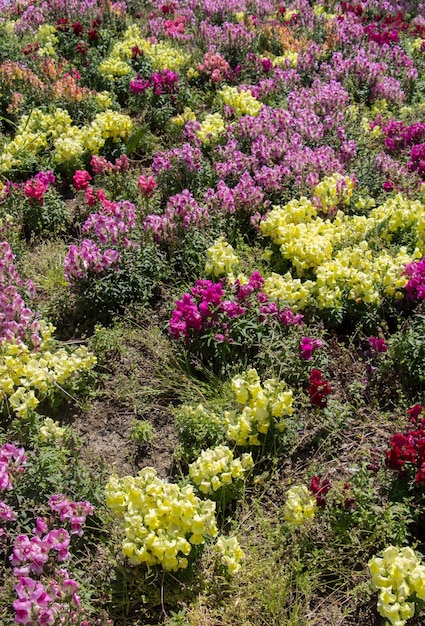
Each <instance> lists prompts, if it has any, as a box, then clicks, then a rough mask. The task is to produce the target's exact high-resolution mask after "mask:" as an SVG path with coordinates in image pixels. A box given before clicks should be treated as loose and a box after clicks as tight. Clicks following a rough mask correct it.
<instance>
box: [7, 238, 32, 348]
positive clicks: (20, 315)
mask: <svg viewBox="0 0 425 626" xmlns="http://www.w3.org/2000/svg"><path fill="white" fill-rule="evenodd" d="M13 261H14V255H13V253H12V250H11V249H10V246H9V244H8V243H7V241H2V242H0V341H2V340H6V341H13V340H18V341H19V340H21V341H24V340H28V339H29V340H30V341H31V342H32V344H33V346H34V347H37V346H39V345H40V341H41V338H40V334H39V330H40V327H39V324H38V321H37V319H36V315H35V314H34V313H33V312H32V311H31V309H29V308H28V307H26V306H25V302H24V299H23V298H22V296H21V294H20V289H24V288H25V289H26V291H28V292H29V294H30V296H34V287H33V284H32V282H31V281H26V282H25V283H24V282H23V281H22V279H21V277H20V276H19V274H18V272H17V270H16V268H15V266H14V263H13Z"/></svg>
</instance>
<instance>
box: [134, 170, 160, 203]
mask: <svg viewBox="0 0 425 626" xmlns="http://www.w3.org/2000/svg"><path fill="white" fill-rule="evenodd" d="M137 186H138V188H139V189H140V193H141V194H142V196H143V197H144V198H151V197H152V196H153V194H154V191H155V189H156V181H155V179H154V178H153V177H152V176H143V174H141V175H140V176H139V178H138V180H137Z"/></svg>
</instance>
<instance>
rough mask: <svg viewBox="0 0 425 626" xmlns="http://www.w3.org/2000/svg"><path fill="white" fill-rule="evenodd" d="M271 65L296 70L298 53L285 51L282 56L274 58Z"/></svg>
mask: <svg viewBox="0 0 425 626" xmlns="http://www.w3.org/2000/svg"><path fill="white" fill-rule="evenodd" d="M273 65H275V66H276V65H277V66H278V67H284V68H287V67H288V66H289V67H293V68H294V69H296V68H297V65H298V52H293V51H292V50H287V51H286V53H285V54H284V55H283V56H279V57H274V59H273Z"/></svg>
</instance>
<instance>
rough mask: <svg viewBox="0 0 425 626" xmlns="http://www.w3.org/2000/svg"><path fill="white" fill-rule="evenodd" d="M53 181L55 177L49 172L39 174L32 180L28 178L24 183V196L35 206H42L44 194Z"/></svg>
mask: <svg viewBox="0 0 425 626" xmlns="http://www.w3.org/2000/svg"><path fill="white" fill-rule="evenodd" d="M55 180H56V179H55V176H54V174H53V172H52V171H51V170H48V171H47V172H39V173H38V174H36V175H35V176H34V178H30V179H29V180H27V181H26V182H25V185H24V194H25V196H26V197H27V198H30V199H31V200H35V201H36V202H37V204H43V202H44V194H45V193H46V191H47V190H48V188H49V186H50V185H51V184H53V183H54V182H55Z"/></svg>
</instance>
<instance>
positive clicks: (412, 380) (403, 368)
mask: <svg viewBox="0 0 425 626" xmlns="http://www.w3.org/2000/svg"><path fill="white" fill-rule="evenodd" d="M424 337H425V315H424V314H423V313H419V312H418V313H417V314H416V315H415V317H413V318H410V319H408V320H407V321H406V322H405V323H404V324H403V325H402V327H401V328H400V329H399V330H398V331H397V332H395V333H394V334H393V335H391V337H390V339H389V340H388V352H387V353H386V355H385V359H382V361H381V362H380V364H379V369H378V372H377V379H378V381H380V382H382V383H384V382H385V381H388V379H389V378H390V379H391V380H393V382H396V383H397V387H401V388H402V389H403V391H404V392H405V393H406V394H408V395H409V396H410V397H411V398H413V399H414V398H417V399H418V400H420V398H421V392H422V391H423V389H424V385H425V339H424Z"/></svg>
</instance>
